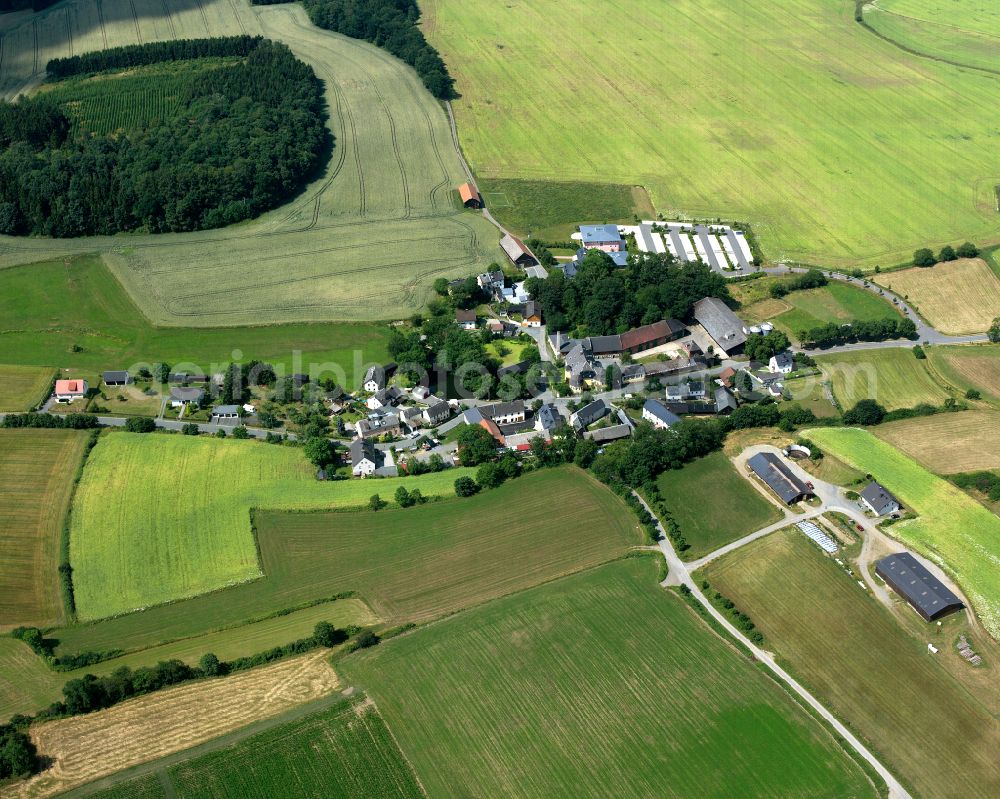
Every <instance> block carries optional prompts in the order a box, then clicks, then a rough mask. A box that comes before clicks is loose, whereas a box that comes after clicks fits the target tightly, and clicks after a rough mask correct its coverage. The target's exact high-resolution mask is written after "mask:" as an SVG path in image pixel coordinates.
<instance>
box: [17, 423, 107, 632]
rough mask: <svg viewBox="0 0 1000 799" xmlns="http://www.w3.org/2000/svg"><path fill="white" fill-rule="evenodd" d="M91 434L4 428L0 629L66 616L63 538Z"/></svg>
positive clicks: (43, 623)
mask: <svg viewBox="0 0 1000 799" xmlns="http://www.w3.org/2000/svg"><path fill="white" fill-rule="evenodd" d="M88 436H89V434H88V433H85V432H81V431H74V430H0V630H9V629H10V628H12V627H16V626H18V625H21V624H25V625H34V626H46V625H50V624H58V623H61V622H63V621H65V619H66V612H65V608H64V606H63V598H62V589H61V588H60V580H59V563H60V560H61V558H60V552H59V547H60V544H59V541H60V536H61V535H62V531H63V524H64V522H65V519H66V513H67V511H68V510H69V504H70V497H71V496H72V492H73V478H74V477H75V475H76V471H77V469H78V468H79V466H80V460H81V458H82V457H83V450H84V447H85V446H86V443H87V440H88Z"/></svg>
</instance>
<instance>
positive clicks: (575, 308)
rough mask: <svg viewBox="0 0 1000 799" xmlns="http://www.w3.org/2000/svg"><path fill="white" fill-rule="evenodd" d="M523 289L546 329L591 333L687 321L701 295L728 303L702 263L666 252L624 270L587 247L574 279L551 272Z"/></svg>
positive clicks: (720, 282)
mask: <svg viewBox="0 0 1000 799" xmlns="http://www.w3.org/2000/svg"><path fill="white" fill-rule="evenodd" d="M525 288H526V289H527V290H528V292H529V293H530V294H531V296H532V297H533V298H534V299H536V300H538V301H539V302H541V304H542V307H543V308H544V309H545V324H546V326H547V327H548V329H549V330H552V331H554V330H564V331H569V330H575V331H577V332H578V333H580V334H581V335H591V336H599V335H611V334H614V333H621V332H624V331H625V330H628V329H630V328H633V327H637V326H639V325H646V324H652V323H653V322H656V321H659V320H661V319H666V318H675V319H680V320H681V321H690V319H691V308H692V306H693V305H694V304H695V303H696V302H697V301H698V300H700V299H702V297H718V298H719V299H721V300H724V301H726V302H731V301H732V298H731V297H730V295H729V289H728V288H727V287H726V279H725V278H724V277H722V276H721V275H719V274H716V273H715V272H713V271H712V270H711V269H710V268H709V267H708V266H706V265H705V264H702V263H698V262H695V261H685V262H683V263H679V262H678V261H677V260H676V259H675V258H674V257H673V256H672V255H670V254H669V253H664V254H652V253H645V254H642V255H641V256H638V257H636V258H634V259H632V260H631V262H630V263H629V265H628V266H626V267H624V268H623V267H617V266H615V265H614V263H613V262H612V261H611V259H610V258H609V257H608V255H607V254H606V253H603V252H601V251H600V250H591V251H590V252H588V253H587V255H586V257H585V258H584V259H583V263H582V264H581V265H580V267H579V269H578V271H577V274H576V276H575V277H573V278H570V279H567V278H566V277H565V275H564V274H563V273H562V271H561V270H553V271H552V272H551V273H550V275H549V277H548V279H545V280H542V279H540V278H529V279H528V281H527V282H526V283H525Z"/></svg>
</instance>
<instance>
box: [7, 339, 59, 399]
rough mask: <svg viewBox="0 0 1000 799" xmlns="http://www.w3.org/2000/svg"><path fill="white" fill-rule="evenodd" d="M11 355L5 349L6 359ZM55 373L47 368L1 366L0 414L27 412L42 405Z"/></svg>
mask: <svg viewBox="0 0 1000 799" xmlns="http://www.w3.org/2000/svg"><path fill="white" fill-rule="evenodd" d="M0 341H2V339H0ZM10 355H11V353H10V352H9V351H8V350H7V349H6V348H4V357H5V358H9V357H10ZM12 360H13V359H12ZM53 371H54V370H53V369H52V368H51V367H47V366H12V365H9V364H0V386H2V388H0V413H7V412H10V411H27V410H30V409H31V408H33V407H35V406H36V405H38V404H40V403H41V402H42V401H43V400H44V399H45V398H46V397H45V392H46V391H47V390H48V387H49V384H50V383H51V382H52V374H53Z"/></svg>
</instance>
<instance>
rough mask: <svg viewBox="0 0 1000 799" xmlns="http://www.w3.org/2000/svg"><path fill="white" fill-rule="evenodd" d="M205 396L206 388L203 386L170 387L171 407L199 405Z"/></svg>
mask: <svg viewBox="0 0 1000 799" xmlns="http://www.w3.org/2000/svg"><path fill="white" fill-rule="evenodd" d="M204 397H205V390H204V389H202V388H179V387H172V388H171V389H170V407H171V408H183V407H184V406H185V405H199V404H201V401H202V399H203V398H204Z"/></svg>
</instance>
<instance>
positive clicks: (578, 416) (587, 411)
mask: <svg viewBox="0 0 1000 799" xmlns="http://www.w3.org/2000/svg"><path fill="white" fill-rule="evenodd" d="M610 412H611V408H609V407H608V404H607V403H606V402H605V401H604V400H601V399H599V400H594V401H593V402H591V403H588V404H587V405H584V406H583V407H582V408H580V409H579V410H578V411H577V412H576V413H574V414H573V418H572V422H573V427H574V428H575V429H576V430H582V429H583V428H586V427H590V425H592V424H593V423H594V422H596V421H597V420H598V419H603V418H604V417H605V416H607V415H608V414H609V413H610Z"/></svg>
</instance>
